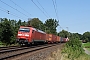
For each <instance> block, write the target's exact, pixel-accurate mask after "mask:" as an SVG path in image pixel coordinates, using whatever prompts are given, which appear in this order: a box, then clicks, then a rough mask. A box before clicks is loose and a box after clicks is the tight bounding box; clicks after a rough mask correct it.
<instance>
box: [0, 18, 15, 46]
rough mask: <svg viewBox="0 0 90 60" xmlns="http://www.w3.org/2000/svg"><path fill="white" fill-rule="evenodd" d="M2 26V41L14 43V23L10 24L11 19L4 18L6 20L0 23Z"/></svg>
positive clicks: (0, 33)
mask: <svg viewBox="0 0 90 60" xmlns="http://www.w3.org/2000/svg"><path fill="white" fill-rule="evenodd" d="M0 27H1V30H0V31H1V32H0V35H1V42H3V43H6V45H8V44H10V43H12V42H13V41H14V39H15V38H14V37H15V35H14V29H13V27H12V25H11V24H10V21H8V19H6V18H5V19H4V22H2V23H1V24H0Z"/></svg>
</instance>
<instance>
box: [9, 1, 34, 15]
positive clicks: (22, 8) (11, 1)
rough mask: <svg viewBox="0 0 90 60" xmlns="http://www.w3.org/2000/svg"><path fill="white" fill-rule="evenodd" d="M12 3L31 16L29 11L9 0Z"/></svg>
mask: <svg viewBox="0 0 90 60" xmlns="http://www.w3.org/2000/svg"><path fill="white" fill-rule="evenodd" d="M10 1H11V2H12V3H13V4H15V5H16V6H18V7H19V8H21V9H22V10H23V11H24V12H26V13H28V14H29V15H30V16H33V15H32V14H30V13H29V12H27V11H26V10H25V9H23V8H22V7H20V6H19V5H18V4H16V3H15V2H14V1H12V0H10Z"/></svg>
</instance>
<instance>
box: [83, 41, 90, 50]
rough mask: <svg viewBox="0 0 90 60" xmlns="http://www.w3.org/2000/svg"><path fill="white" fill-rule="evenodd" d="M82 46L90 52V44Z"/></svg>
mask: <svg viewBox="0 0 90 60" xmlns="http://www.w3.org/2000/svg"><path fill="white" fill-rule="evenodd" d="M82 46H83V47H84V48H86V49H87V50H89V51H90V42H88V43H83V44H82Z"/></svg>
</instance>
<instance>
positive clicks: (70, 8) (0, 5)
mask: <svg viewBox="0 0 90 60" xmlns="http://www.w3.org/2000/svg"><path fill="white" fill-rule="evenodd" d="M53 1H54V4H53ZM38 2H39V3H38ZM55 2H56V3H55ZM35 4H36V5H35ZM41 6H42V7H43V8H42V7H41ZM54 6H55V8H54ZM55 10H56V12H55ZM46 12H47V13H46ZM8 13H9V14H8ZM56 14H57V15H56ZM0 18H8V19H15V20H17V21H18V20H19V19H21V20H22V21H28V18H39V19H40V20H41V21H42V22H43V23H44V22H45V21H46V20H47V19H50V18H53V19H56V20H59V25H60V26H61V27H62V28H60V26H58V27H57V32H59V31H61V30H62V29H64V30H67V31H69V32H71V33H80V34H83V33H84V32H87V31H89V32H90V27H89V26H90V0H33V2H32V0H0ZM67 27H68V28H67Z"/></svg>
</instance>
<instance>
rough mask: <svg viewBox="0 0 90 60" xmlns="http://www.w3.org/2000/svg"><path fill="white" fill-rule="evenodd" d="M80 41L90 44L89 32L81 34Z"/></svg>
mask: <svg viewBox="0 0 90 60" xmlns="http://www.w3.org/2000/svg"><path fill="white" fill-rule="evenodd" d="M82 40H86V41H89V42H90V32H85V33H83V37H82Z"/></svg>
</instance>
